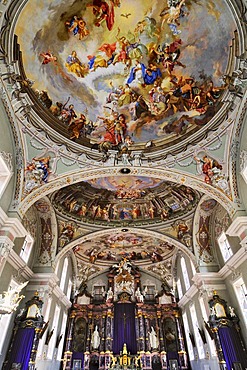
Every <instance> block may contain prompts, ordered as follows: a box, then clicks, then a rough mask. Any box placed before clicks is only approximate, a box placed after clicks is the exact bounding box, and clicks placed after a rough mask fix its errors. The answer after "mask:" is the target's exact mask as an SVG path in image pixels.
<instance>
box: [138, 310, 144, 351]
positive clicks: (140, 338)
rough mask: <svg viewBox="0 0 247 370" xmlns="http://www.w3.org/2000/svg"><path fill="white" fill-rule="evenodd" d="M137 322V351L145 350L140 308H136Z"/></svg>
mask: <svg viewBox="0 0 247 370" xmlns="http://www.w3.org/2000/svg"><path fill="white" fill-rule="evenodd" d="M138 322H139V351H140V352H144V351H145V330H144V320H143V313H142V309H138Z"/></svg>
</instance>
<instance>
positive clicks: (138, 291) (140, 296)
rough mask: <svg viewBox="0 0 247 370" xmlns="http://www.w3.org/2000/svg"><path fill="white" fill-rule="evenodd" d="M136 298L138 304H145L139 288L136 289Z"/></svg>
mask: <svg viewBox="0 0 247 370" xmlns="http://www.w3.org/2000/svg"><path fill="white" fill-rule="evenodd" d="M135 297H136V300H137V302H144V297H143V295H142V294H141V291H140V288H139V287H138V288H137V289H136V292H135Z"/></svg>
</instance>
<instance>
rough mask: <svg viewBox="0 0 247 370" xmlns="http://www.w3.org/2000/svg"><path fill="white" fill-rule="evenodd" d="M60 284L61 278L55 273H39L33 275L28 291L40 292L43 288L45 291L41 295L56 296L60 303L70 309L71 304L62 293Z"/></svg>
mask: <svg viewBox="0 0 247 370" xmlns="http://www.w3.org/2000/svg"><path fill="white" fill-rule="evenodd" d="M58 283H59V278H58V277H57V275H56V274H54V273H53V272H51V273H37V274H33V275H32V277H31V279H30V283H29V285H28V287H27V290H30V291H35V290H38V291H40V288H41V287H42V288H43V289H42V291H40V294H41V295H42V294H44V296H48V297H51V296H52V295H54V296H55V297H56V298H58V301H59V303H60V304H62V305H63V306H65V307H66V308H67V309H68V308H70V307H71V302H70V300H69V299H68V297H67V296H66V294H65V293H64V292H63V291H62V289H61V288H60V286H59V285H58ZM45 298H46V297H45Z"/></svg>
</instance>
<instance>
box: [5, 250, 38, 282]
mask: <svg viewBox="0 0 247 370" xmlns="http://www.w3.org/2000/svg"><path fill="white" fill-rule="evenodd" d="M7 261H8V262H9V263H10V265H11V266H13V267H14V269H15V270H17V273H16V276H17V277H18V278H19V277H20V276H21V277H22V278H23V279H25V280H30V278H31V277H32V275H33V271H32V270H31V269H30V267H28V265H27V264H26V262H24V261H23V259H22V258H21V257H20V256H19V255H18V254H17V253H16V252H15V251H14V250H13V249H12V250H11V252H10V254H9V256H8V259H7Z"/></svg>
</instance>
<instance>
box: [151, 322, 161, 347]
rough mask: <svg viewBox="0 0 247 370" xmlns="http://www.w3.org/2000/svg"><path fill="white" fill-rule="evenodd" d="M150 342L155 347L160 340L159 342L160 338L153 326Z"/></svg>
mask: <svg viewBox="0 0 247 370" xmlns="http://www.w3.org/2000/svg"><path fill="white" fill-rule="evenodd" d="M149 342H150V346H151V348H153V349H156V348H158V346H159V342H158V338H157V335H156V333H155V330H154V328H153V326H152V327H151V331H150V332H149Z"/></svg>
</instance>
